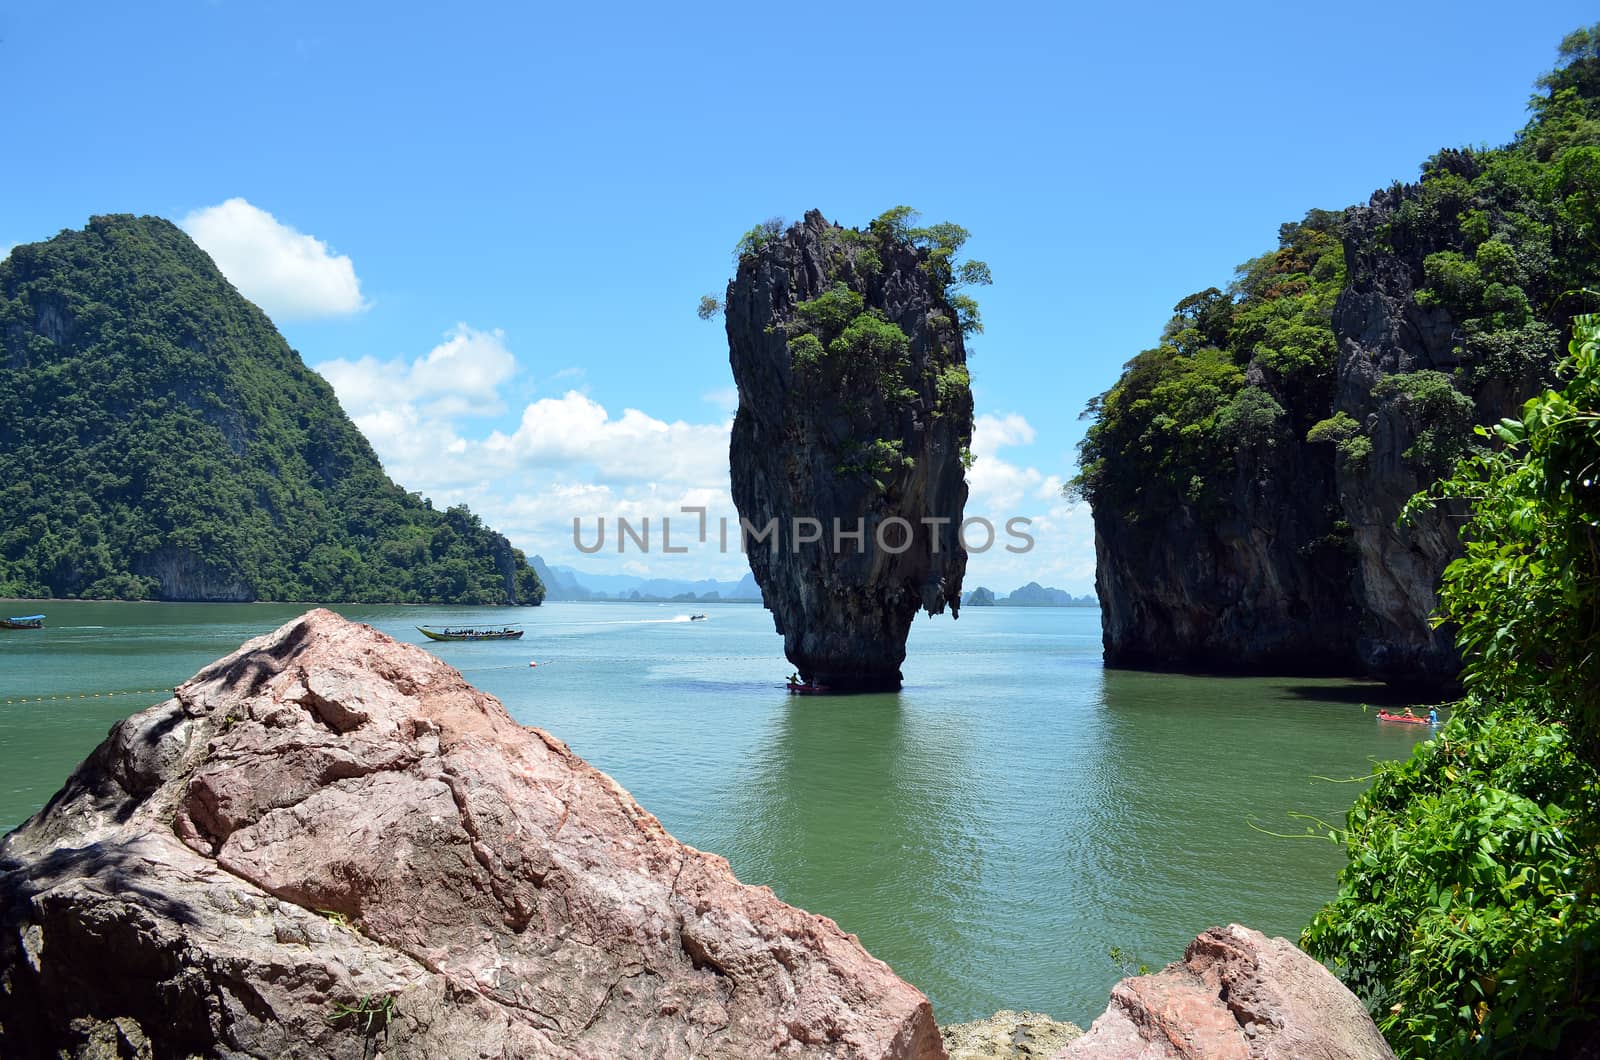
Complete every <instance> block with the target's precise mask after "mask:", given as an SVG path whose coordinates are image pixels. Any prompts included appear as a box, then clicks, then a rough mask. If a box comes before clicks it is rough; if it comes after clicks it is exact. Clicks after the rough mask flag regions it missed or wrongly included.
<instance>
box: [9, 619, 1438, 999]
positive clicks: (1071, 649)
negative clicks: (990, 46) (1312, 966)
mask: <svg viewBox="0 0 1600 1060" xmlns="http://www.w3.org/2000/svg"><path fill="white" fill-rule="evenodd" d="M17 606H21V607H22V610H25V611H31V610H34V609H35V608H34V607H31V606H25V605H13V609H15V608H16V607H17ZM691 607H692V608H693V609H694V610H696V611H703V612H705V613H706V614H707V615H708V616H709V617H708V619H707V620H706V621H704V622H690V621H688V614H689V609H690V608H691ZM36 609H37V610H42V611H44V612H46V614H47V615H48V626H47V628H46V629H44V630H42V631H38V632H8V631H0V827H4V828H9V827H13V826H14V825H16V824H17V823H19V822H20V821H21V820H22V819H24V818H25V817H26V816H27V815H28V814H30V813H31V812H33V811H34V810H35V809H37V808H38V807H39V806H40V805H42V804H43V802H44V801H45V800H46V799H47V798H48V797H49V796H50V795H51V794H52V793H54V791H55V790H56V789H57V788H58V787H59V786H60V784H61V781H62V780H63V779H64V778H65V777H66V775H67V773H68V771H69V770H70V769H71V768H72V767H73V766H74V765H75V764H76V763H77V762H78V761H79V760H80V759H82V758H83V756H84V755H85V754H87V753H88V752H89V751H90V750H91V749H92V748H93V747H94V746H95V744H96V743H98V742H99V741H100V740H101V739H102V738H103V737H104V735H105V732H106V730H107V728H108V727H109V726H110V725H111V724H112V723H113V722H114V721H115V720H116V719H118V718H120V717H122V716H124V715H126V714H128V713H131V712H133V711H135V710H138V709H141V708H143V707H145V706H147V705H149V704H150V703H153V702H156V701H158V700H159V699H161V698H163V696H162V695H161V693H160V691H159V690H164V689H167V688H170V687H171V686H172V685H174V684H176V683H177V682H179V681H182V680H183V679H185V678H187V677H188V676H189V675H190V674H192V673H193V672H194V671H195V670H197V669H199V667H200V666H202V665H203V664H205V663H207V662H209V661H210V660H212V659H214V658H216V657H218V656H220V655H223V654H226V653H227V652H229V651H231V650H233V649H234V648H236V647H237V646H238V645H239V643H240V642H241V641H243V640H245V639H247V638H249V637H252V636H256V635H258V634H260V633H263V632H266V631H268V630H270V629H272V628H274V627H275V626H277V625H279V624H281V623H282V622H284V621H286V620H288V619H289V618H291V617H293V616H294V615H295V614H297V613H298V612H299V611H300V610H302V609H301V608H300V607H297V606H292V605H275V604H252V605H228V604H128V603H113V604H93V603H50V604H44V605H39V606H38V607H37V608H36ZM340 610H341V611H342V612H343V613H344V614H346V615H347V616H348V617H350V618H354V619H360V620H362V621H366V622H371V623H372V624H374V625H376V626H377V627H378V628H380V629H382V630H384V631H385V632H387V633H389V634H391V635H393V636H395V637H397V638H399V639H401V640H406V641H410V642H412V643H418V644H426V642H425V640H424V638H423V637H422V635H421V634H420V633H418V632H417V631H416V629H415V628H414V627H415V624H417V623H423V624H445V623H461V624H466V623H474V622H476V623H479V624H489V623H502V622H519V623H523V624H524V628H525V629H526V631H527V633H526V636H525V637H524V638H523V639H522V640H521V641H514V642H488V643H479V644H457V643H450V644H426V646H427V647H428V649H429V650H430V651H433V652H434V653H435V654H437V655H439V656H440V657H441V658H443V659H445V660H446V661H448V662H450V663H451V664H452V665H454V666H456V667H458V668H459V669H460V670H461V671H462V672H463V673H464V674H465V675H466V676H467V678H468V679H469V680H471V681H472V682H473V683H475V684H477V685H478V686H479V687H480V688H482V689H484V690H486V691H488V692H491V693H493V694H494V695H496V696H498V697H499V698H500V699H501V700H502V701H503V702H504V703H505V705H506V707H507V708H508V709H509V710H510V711H511V713H512V714H513V715H514V716H515V717H516V718H517V719H518V720H519V721H522V722H524V723H526V724H529V725H538V726H541V727H543V728H545V729H548V730H549V731H551V732H553V733H554V734H555V735H557V736H559V737H560V738H561V739H563V740H565V741H567V742H568V743H569V744H570V745H571V746H572V748H573V749H574V750H575V751H577V752H578V753H579V754H581V755H583V756H584V757H585V758H587V759H588V760H589V761H591V762H593V763H594V764H595V765H597V766H599V767H600V768H601V769H604V770H605V771H606V772H608V773H610V774H611V775H612V776H613V777H615V778H616V779H617V780H618V781H619V782H621V783H622V784H623V786H625V787H626V788H628V790H629V791H631V792H632V793H633V794H634V795H635V797H637V798H638V799H639V801H640V802H641V803H643V804H644V806H645V807H646V808H647V809H649V810H651V811H652V812H654V813H655V814H656V815H657V816H658V817H660V818H661V820H662V822H663V823H664V824H665V825H666V826H667V828H668V829H669V830H671V831H672V833H673V834H674V835H676V836H678V838H680V839H682V840H684V841H685V842H687V843H690V844H692V845H694V846H697V847H700V848H702V849H706V850H711V851H715V852H716V853H718V854H721V855H723V856H725V857H726V858H728V860H729V861H730V862H732V864H733V867H734V870H735V871H736V872H737V873H738V874H739V877H740V878H741V879H743V880H744V881H746V882H747V883H764V884H768V885H770V886H771V887H772V888H773V889H774V890H775V891H776V892H777V893H778V894H779V895H780V896H781V897H783V898H784V899H786V900H788V901H790V902H793V903H795V904H797V905H800V906H803V907H805V908H807V909H810V910H812V911H813V912H818V913H823V914H826V915H828V916H831V917H833V918H834V919H835V920H837V921H838V922H839V923H840V924H841V925H842V926H843V927H844V928H845V929H846V930H848V931H852V932H855V933H857V934H858V935H860V937H861V940H862V942H863V943H864V944H865V945H866V946H867V948H868V949H870V950H871V951H872V952H873V953H874V954H876V955H877V956H879V957H881V958H883V959H884V960H886V961H888V962H889V963H890V964H891V965H893V966H894V968H895V970H896V971H898V972H899V973H900V974H901V975H902V976H903V977H905V978H906V979H908V980H910V981H911V982H913V983H915V984H916V985H917V986H919V987H921V988H922V989H923V990H924V991H926V992H927V994H928V995H929V997H930V998H932V1000H933V1003H934V1006H935V1010H936V1012H937V1015H938V1018H939V1020H940V1021H941V1022H952V1021H957V1020H966V1019H971V1018H975V1017H978V1016H984V1015H988V1014H990V1013H992V1012H994V1011H995V1010H997V1009H1000V1008H1017V1009H1023V1008H1027V1009H1033V1010H1036V1011H1043V1012H1048V1013H1050V1014H1052V1015H1054V1016H1056V1017H1057V1018H1063V1019H1072V1020H1076V1021H1079V1022H1084V1023H1087V1021H1088V1020H1090V1019H1092V1018H1093V1016H1094V1015H1096V1014H1097V1013H1099V1012H1100V1010H1101V1009H1103V1008H1104V1007H1105V1004H1106V994H1107V990H1108V989H1109V987H1110V986H1111V984H1112V983H1113V982H1115V981H1116V979H1118V978H1119V977H1120V975H1121V973H1120V972H1119V970H1118V968H1117V967H1115V966H1114V965H1113V963H1112V961H1111V960H1110V958H1109V956H1108V951H1109V950H1110V949H1111V948H1112V947H1117V948H1119V949H1121V950H1123V951H1125V952H1127V953H1130V954H1133V955H1136V956H1137V957H1138V958H1139V959H1142V960H1144V961H1146V962H1147V963H1149V964H1150V965H1152V966H1156V965H1159V964H1162V963H1165V962H1167V961H1170V960H1174V959H1177V958H1178V957H1179V956H1181V954H1182V951H1183V947H1184V945H1185V943H1187V942H1188V940H1189V939H1190V938H1192V937H1193V936H1194V935H1196V934H1197V933H1199V932H1200V931H1201V930H1203V929H1205V928H1206V927H1209V926H1211V925H1213V924H1220V923H1226V922H1228V921H1239V922H1242V923H1246V924H1249V925H1251V926H1253V927H1256V928H1259V929H1261V930H1263V931H1266V932H1268V933H1269V934H1283V935H1287V936H1289V937H1291V938H1294V937H1296V936H1297V935H1298V932H1299V930H1300V928H1301V927H1303V926H1304V924H1305V922H1306V921H1307V920H1308V919H1309V917H1310V916H1311V914H1312V913H1313V912H1315V910H1316V909H1317V908H1318V907H1319V906H1320V905H1321V904H1322V903H1323V902H1324V901H1326V900H1327V899H1328V898H1330V897H1331V896H1332V895H1333V893H1334V888H1335V881H1334V876H1335V873H1336V872H1337V870H1338V868H1339V865H1340V864H1341V862H1342V857H1341V851H1340V850H1339V848H1337V847H1335V846H1334V845H1333V844H1331V843H1329V842H1327V841H1326V840H1311V839H1277V838H1272V837H1270V836H1268V835H1266V834H1264V833H1263V832H1262V831H1259V830H1257V829H1258V828H1260V829H1265V830H1268V831H1274V832H1299V831H1302V830H1303V829H1304V827H1305V823H1304V821H1303V820H1301V819H1297V818H1293V817H1291V816H1290V814H1296V813H1299V814H1309V815H1311V816H1312V817H1315V818H1320V819H1322V820H1325V821H1329V822H1332V823H1339V822H1340V821H1341V820H1342V814H1343V813H1344V810H1345V809H1346V808H1347V807H1348V805H1349V803H1350V801H1351V799H1352V798H1354V796H1355V794H1356V793H1357V792H1358V791H1359V790H1360V786H1359V784H1351V783H1335V782H1333V781H1334V780H1337V779H1341V778H1352V777H1361V776H1364V775H1365V774H1367V773H1368V772H1370V769H1371V763H1372V761H1373V760H1374V759H1377V758H1395V757H1400V756H1403V755H1405V754H1407V753H1409V751H1410V749H1411V746H1412V745H1413V743H1414V742H1416V741H1417V740H1419V739H1423V738H1425V736H1426V730H1423V729H1422V728H1421V727H1416V728H1413V727H1410V726H1399V725H1388V724H1380V723H1378V722H1377V721H1376V720H1375V718H1374V714H1373V712H1372V711H1371V710H1370V709H1368V708H1365V707H1363V705H1362V704H1363V701H1364V700H1375V699H1379V698H1382V697H1383V695H1384V692H1383V690H1382V688H1381V687H1380V686H1373V685H1361V684H1356V683H1352V682H1345V681H1336V680H1314V679H1255V678H1210V677H1189V676H1181V675H1173V674H1152V673H1138V672H1129V671H1115V670H1106V669H1104V668H1103V667H1102V665H1101V662H1100V629H1099V615H1098V612H1096V611H1095V610H1093V609H1091V608H969V609H967V610H966V611H964V612H963V613H962V616H961V618H960V620H959V621H952V620H951V619H950V618H949V617H948V616H943V617H941V618H936V619H928V618H926V616H924V617H923V618H920V619H919V620H918V621H917V623H916V624H915V625H914V626H913V629H912V634H911V643H910V649H909V657H908V659H907V661H906V665H905V667H904V670H905V676H906V686H905V689H904V691H902V692H900V693H899V694H897V695H871V696H849V697H791V696H789V695H788V694H787V693H786V692H785V690H784V689H783V687H782V679H783V677H784V676H785V675H786V674H787V673H788V672H789V667H788V664H787V662H786V661H785V660H784V658H783V651H782V642H781V639H780V638H779V637H778V636H777V635H776V634H775V633H774V632H773V628H772V620H771V618H770V616H769V615H768V614H767V613H766V612H765V611H764V610H763V609H761V608H760V607H759V606H755V605H749V604H720V605H718V604H696V605H686V604H624V603H590V604H579V603H552V604H547V605H545V606H544V607H542V608H524V609H514V610H505V609H474V608H423V607H358V606H351V607H345V608H340ZM529 661H537V662H538V663H539V665H538V667H537V668H530V667H529V666H528V663H529ZM153 689H154V690H157V691H155V692H152V691H151V690H153ZM111 693H116V694H111ZM97 696H98V698H97ZM42 697H44V698H42ZM41 698H42V701H41ZM1419 730H1420V731H1419ZM1319 778H1329V779H1319ZM1253 825H1254V826H1255V827H1252V826H1253Z"/></svg>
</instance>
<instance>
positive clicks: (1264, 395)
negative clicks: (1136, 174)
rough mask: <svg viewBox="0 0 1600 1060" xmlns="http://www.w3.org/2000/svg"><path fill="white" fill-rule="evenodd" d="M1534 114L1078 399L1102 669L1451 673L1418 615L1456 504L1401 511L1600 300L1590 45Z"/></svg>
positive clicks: (1216, 294)
mask: <svg viewBox="0 0 1600 1060" xmlns="http://www.w3.org/2000/svg"><path fill="white" fill-rule="evenodd" d="M1531 110H1532V116H1531V119H1530V120H1529V122H1528V124H1527V126H1526V127H1525V128H1524V129H1523V130H1522V131H1521V132H1520V133H1518V134H1517V136H1516V137H1515V138H1514V139H1513V140H1512V141H1511V142H1510V143H1509V144H1507V145H1505V146H1503V147H1499V148H1494V149H1470V148H1463V149H1447V150H1442V151H1440V152H1438V153H1437V154H1435V155H1434V156H1433V157H1432V158H1429V159H1427V160H1426V161H1425V162H1424V163H1423V166H1422V174H1421V179H1420V180H1418V181H1417V182H1415V183H1411V184H1403V183H1399V182H1396V183H1395V184H1393V185H1391V186H1390V187H1388V188H1385V189H1382V190H1380V191H1378V192H1377V193H1376V194H1374V195H1373V196H1372V199H1371V201H1370V203H1368V204H1367V205H1364V206H1357V207H1352V208H1351V209H1348V210H1344V211H1328V210H1312V211H1310V212H1308V213H1307V214H1306V215H1305V217H1304V218H1302V219H1301V220H1298V221H1295V222H1292V223H1289V224H1285V225H1283V226H1282V228H1281V230H1280V232H1279V239H1278V246H1277V248H1276V249H1273V250H1269V251H1268V252H1266V253H1264V254H1262V255H1261V256H1260V257H1257V258H1255V259H1253V260H1251V261H1249V262H1246V263H1245V264H1244V265H1242V266H1240V268H1239V269H1238V272H1237V275H1236V276H1235V278H1234V280H1233V282H1232V283H1231V284H1229V285H1228V286H1227V288H1226V289H1225V290H1224V289H1222V288H1219V287H1211V288H1208V289H1206V290H1203V291H1199V292H1197V293H1195V294H1192V295H1189V296H1188V297H1186V298H1183V299H1182V300H1180V301H1179V302H1178V303H1177V305H1176V308H1175V315H1174V316H1173V317H1172V319H1171V320H1170V321H1169V322H1168V324H1167V326H1166V328H1165V330H1164V331H1163V333H1162V336H1161V340H1160V342H1159V344H1157V345H1156V346H1155V347H1153V348H1151V349H1149V350H1146V351H1144V352H1142V353H1139V354H1138V355H1137V356H1135V357H1134V358H1133V359H1132V360H1131V361H1129V362H1128V365H1127V367H1126V369H1125V371H1124V372H1123V374H1122V377H1121V378H1120V379H1119V380H1118V381H1117V382H1116V383H1115V385H1113V386H1112V387H1111V388H1110V389H1109V390H1108V391H1106V392H1105V393H1104V394H1102V395H1101V396H1100V397H1098V398H1096V399H1095V400H1094V401H1093V402H1092V403H1091V405H1090V409H1089V413H1090V415H1091V416H1092V417H1093V419H1094V423H1093V425H1092V426H1091V428H1090V429H1089V432H1088V435H1087V437H1086V439H1085V440H1084V442H1083V445H1082V449H1081V473H1080V475H1079V477H1078V479H1077V483H1076V487H1077V488H1078V489H1079V490H1080V491H1081V492H1082V494H1083V496H1085V497H1086V498H1087V499H1088V500H1089V501H1090V503H1091V504H1092V506H1093V511H1094V521H1095V528H1096V549H1097V553H1098V557H1097V558H1098V595H1099V598H1100V601H1101V605H1102V615H1103V628H1104V640H1105V651H1106V658H1107V661H1108V662H1111V663H1114V664H1126V665H1141V666H1144V665H1154V666H1172V667H1187V668H1199V669H1215V668H1217V667H1228V668H1233V669H1243V670H1253V671H1290V672H1336V673H1352V672H1356V673H1366V674H1370V675H1373V676H1378V677H1383V678H1386V679H1389V680H1395V681H1401V682H1405V683H1410V684H1420V685H1423V686H1427V687H1431V688H1433V689H1437V690H1445V689H1448V688H1449V687H1450V686H1451V684H1452V682H1453V679H1454V677H1455V674H1456V671H1457V669H1458V667H1459V657H1458V655H1457V653H1456V651H1455V650H1454V647H1453V645H1452V643H1451V634H1450V631H1449V630H1448V629H1446V628H1436V627H1435V626H1434V625H1433V624H1432V623H1431V622H1430V616H1431V615H1432V613H1433V611H1434V607H1435V603H1436V597H1435V588H1436V586H1437V585H1438V583H1439V578H1440V575H1441V573H1442V572H1443V570H1444V567H1445V565H1446V564H1447V563H1448V562H1449V561H1450V560H1451V559H1452V558H1454V557H1455V556H1456V555H1457V554H1458V552H1459V549H1458V545H1457V541H1456V532H1455V526H1456V523H1457V522H1458V521H1459V516H1460V514H1461V511H1460V508H1459V506H1457V507H1454V508H1450V509H1440V510H1430V511H1427V512H1419V513H1417V514H1416V517H1415V518H1413V519H1411V520H1410V521H1408V522H1407V523H1406V524H1404V525H1399V524H1397V519H1398V517H1399V515H1400V513H1401V510H1402V508H1404V506H1405V504H1406V501H1407V500H1408V499H1409V498H1410V497H1411V496H1412V495H1413V494H1414V493H1416V492H1417V491H1418V490H1419V489H1422V488H1425V487H1426V486H1427V485H1428V484H1429V483H1431V482H1433V481H1435V480H1436V479H1438V478H1439V477H1440V475H1442V474H1444V473H1447V472H1448V471H1449V469H1450V467H1451V465H1452V464H1453V462H1454V461H1455V460H1456V459H1457V458H1458V457H1460V456H1462V455H1463V454H1465V453H1468V452H1469V451H1472V450H1473V449H1474V447H1475V446H1478V445H1481V444H1482V442H1481V439H1479V438H1478V437H1477V436H1476V435H1475V434H1474V428H1475V427H1476V426H1479V425H1483V424H1492V423H1495V422H1496V421H1498V420H1499V419H1500V418H1501V417H1502V416H1507V415H1513V414H1515V412H1516V411H1517V409H1518V408H1519V407H1520V405H1521V402H1522V401H1523V400H1525V399H1526V398H1528V397H1529V396H1531V395H1533V394H1535V393H1537V392H1538V391H1539V390H1540V389H1542V388H1543V387H1544V386H1546V385H1547V384H1549V383H1550V382H1551V381H1552V380H1553V379H1554V378H1555V375H1554V372H1555V365H1556V362H1557V360H1558V358H1559V356H1560V352H1561V350H1562V348H1563V344H1564V336H1565V335H1566V334H1568V332H1569V330H1570V325H1571V321H1572V319H1573V317H1574V316H1575V315H1576V314H1578V313H1581V312H1585V311H1588V310H1593V309H1595V308H1597V307H1600V295H1597V294H1596V293H1595V292H1594V291H1593V290H1591V288H1592V287H1594V285H1595V283H1596V277H1597V276H1600V242H1597V232H1600V227H1597V225H1600V147H1597V142H1600V60H1597V59H1596V56H1595V44H1594V41H1593V40H1592V38H1591V37H1589V36H1587V35H1584V34H1580V35H1577V36H1575V37H1573V38H1571V39H1569V41H1568V42H1567V44H1566V46H1565V47H1564V49H1563V52H1562V62H1561V65H1560V66H1559V68H1557V69H1556V70H1555V71H1554V72H1552V73H1551V74H1550V75H1548V77H1546V78H1545V79H1544V80H1543V81H1541V83H1540V85H1539V91H1538V93H1537V94H1536V95H1535V97H1534V99H1533V101H1532V105H1531Z"/></svg>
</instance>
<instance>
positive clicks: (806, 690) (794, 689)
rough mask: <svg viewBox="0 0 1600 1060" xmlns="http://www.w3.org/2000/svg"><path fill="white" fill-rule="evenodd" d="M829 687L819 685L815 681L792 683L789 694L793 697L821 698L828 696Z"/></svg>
mask: <svg viewBox="0 0 1600 1060" xmlns="http://www.w3.org/2000/svg"><path fill="white" fill-rule="evenodd" d="M828 691H829V689H828V686H827V685H819V684H817V683H816V682H814V681H790V682H789V694H790V695H791V696H821V695H826V694H827V693H828Z"/></svg>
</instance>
